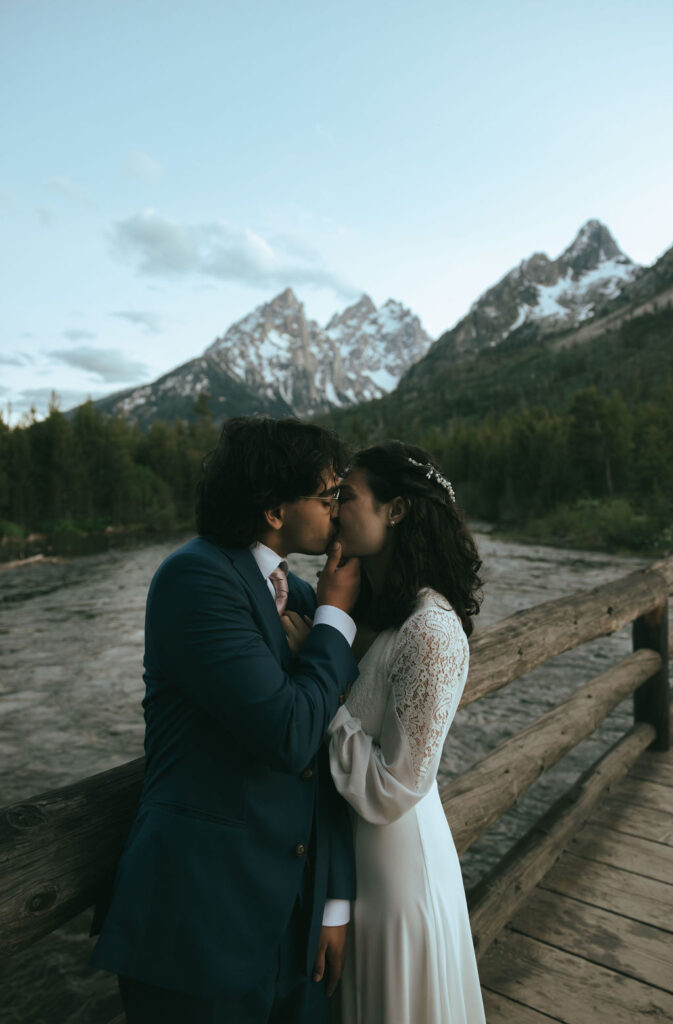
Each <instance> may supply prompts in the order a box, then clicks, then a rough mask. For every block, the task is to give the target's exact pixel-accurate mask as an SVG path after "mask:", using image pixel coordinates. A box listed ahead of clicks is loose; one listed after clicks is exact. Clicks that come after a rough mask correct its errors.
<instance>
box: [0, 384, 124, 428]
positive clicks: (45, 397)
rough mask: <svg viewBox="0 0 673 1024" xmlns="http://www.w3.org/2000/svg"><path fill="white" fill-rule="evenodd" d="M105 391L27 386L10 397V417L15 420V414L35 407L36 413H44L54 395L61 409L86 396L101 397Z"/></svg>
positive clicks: (77, 402) (74, 403)
mask: <svg viewBox="0 0 673 1024" xmlns="http://www.w3.org/2000/svg"><path fill="white" fill-rule="evenodd" d="M105 393H106V392H105V391H93V390H91V389H88V390H86V391H85V390H82V389H81V388H80V389H74V388H57V389H54V388H49V387H45V388H27V389H26V390H25V391H20V392H18V394H15V395H14V396H13V397H12V402H11V404H12V419H13V420H16V416H17V414H18V415H20V414H21V413H25V412H29V410H30V409H33V408H34V409H35V411H36V412H37V413H38V415H44V414H46V412H47V409H48V407H49V405H50V404H51V400H52V396H53V395H54V394H55V395H56V402H57V405H58V406H59V407H60V408H61V409H72V407H73V406H75V405H80V404H81V403H82V402H85V401H86V400H87V399H88V398H93V399H94V400H95V399H96V398H102V397H103V395H104V394H105Z"/></svg>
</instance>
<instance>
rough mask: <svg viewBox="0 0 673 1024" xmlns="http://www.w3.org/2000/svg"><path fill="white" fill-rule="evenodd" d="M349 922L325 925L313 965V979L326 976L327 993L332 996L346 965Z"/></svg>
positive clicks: (318, 979) (317, 979) (319, 979)
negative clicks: (345, 956) (345, 955)
mask: <svg viewBox="0 0 673 1024" xmlns="http://www.w3.org/2000/svg"><path fill="white" fill-rule="evenodd" d="M347 933H348V925H347V924H338V925H334V926H329V925H323V926H322V930H321V932H320V941H319V942H318V952H317V953H316V958H315V964H314V967H313V980H314V981H322V979H323V976H325V977H326V984H327V995H328V996H331V995H332V994H333V992H334V989H335V988H336V987H337V984H338V982H339V978H340V977H341V972H342V970H343V966H344V954H345V952H346V935H347Z"/></svg>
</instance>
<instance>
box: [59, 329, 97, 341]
mask: <svg viewBox="0 0 673 1024" xmlns="http://www.w3.org/2000/svg"><path fill="white" fill-rule="evenodd" d="M61 334H62V335H63V337H64V338H67V339H68V341H92V340H93V339H94V338H95V337H96V332H95V331H85V330H84V329H83V328H81V327H69V328H68V330H67V331H61Z"/></svg>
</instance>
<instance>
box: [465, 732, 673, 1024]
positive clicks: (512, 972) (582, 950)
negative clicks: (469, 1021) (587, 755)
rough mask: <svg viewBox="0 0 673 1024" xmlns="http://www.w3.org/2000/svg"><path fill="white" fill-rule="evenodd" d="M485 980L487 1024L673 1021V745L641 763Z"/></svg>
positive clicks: (565, 857) (506, 934)
mask: <svg viewBox="0 0 673 1024" xmlns="http://www.w3.org/2000/svg"><path fill="white" fill-rule="evenodd" d="M479 973H480V975H481V981H482V987H483V992H484V1004H485V1007H486V1019H487V1022H488V1024H529V1022H530V1024H542V1022H545V1021H546V1022H549V1021H561V1022H563V1024H639V1022H642V1024H645V1022H647V1024H653V1022H655V1021H656V1022H657V1024H659V1022H664V1021H671V1022H673V750H671V751H667V752H665V753H650V752H649V751H648V752H646V753H645V754H643V755H642V756H641V757H640V758H639V760H638V761H637V762H636V764H635V765H634V766H633V768H632V769H631V771H630V772H629V774H628V776H627V777H626V778H625V779H624V780H623V782H621V783H620V784H619V785H618V786H617V787H616V789H615V791H614V792H613V793H612V794H611V796H610V797H608V798H606V799H605V800H604V801H603V802H602V803H601V805H600V807H599V809H598V810H597V811H596V812H595V813H594V814H593V815H592V817H591V818H590V820H589V821H588V822H587V823H586V824H585V825H584V827H583V828H582V829H581V830H580V831H579V832H578V834H577V835H576V836H575V838H574V839H573V841H572V842H571V843H570V845H569V846H568V847H567V849H566V850H565V852H564V853H563V854H562V855H561V857H560V858H559V860H558V861H557V862H556V864H555V865H554V867H553V868H552V869H551V870H550V871H549V872H548V873H547V875H545V877H544V879H543V880H542V882H540V884H539V885H538V886H537V888H536V889H535V890H534V891H533V893H532V894H531V896H530V898H529V899H528V900H527V902H526V903H525V905H524V906H523V907H522V908H521V909H520V910H519V911H518V913H517V914H516V916H515V917H514V918H513V920H512V921H511V922H510V923H509V925H508V926H507V928H506V929H505V930H504V931H503V933H502V934H501V935H500V936H499V938H498V939H496V940H495V942H494V943H493V944H492V945H491V947H490V949H489V950H488V951H487V952H486V954H485V956H484V957H483V959H482V961H481V963H480V965H479Z"/></svg>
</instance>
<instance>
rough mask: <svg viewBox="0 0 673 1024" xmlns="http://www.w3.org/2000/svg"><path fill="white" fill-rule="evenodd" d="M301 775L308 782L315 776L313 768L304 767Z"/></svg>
mask: <svg viewBox="0 0 673 1024" xmlns="http://www.w3.org/2000/svg"><path fill="white" fill-rule="evenodd" d="M301 777H302V779H303V780H304V782H308V780H309V779H312V778H313V769H312V768H304V770H303V772H302V773H301Z"/></svg>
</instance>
